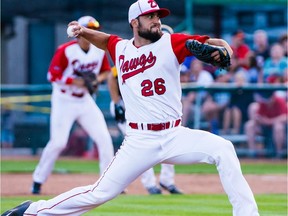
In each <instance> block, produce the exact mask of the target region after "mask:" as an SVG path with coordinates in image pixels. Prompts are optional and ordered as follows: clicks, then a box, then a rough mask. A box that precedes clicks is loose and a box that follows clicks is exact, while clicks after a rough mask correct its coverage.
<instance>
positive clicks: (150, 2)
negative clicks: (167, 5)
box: [148, 0, 158, 8]
mask: <svg viewBox="0 0 288 216" xmlns="http://www.w3.org/2000/svg"><path fill="white" fill-rule="evenodd" d="M148 4H150V7H151V8H155V7H157V6H158V5H157V3H156V2H155V1H154V0H148Z"/></svg>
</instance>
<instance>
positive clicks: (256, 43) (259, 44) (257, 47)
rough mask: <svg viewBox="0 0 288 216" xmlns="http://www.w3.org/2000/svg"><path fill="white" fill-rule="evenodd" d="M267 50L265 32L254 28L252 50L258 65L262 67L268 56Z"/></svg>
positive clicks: (268, 49) (267, 42)
mask: <svg viewBox="0 0 288 216" xmlns="http://www.w3.org/2000/svg"><path fill="white" fill-rule="evenodd" d="M269 51H270V47H269V41H268V37H267V32H266V31H264V30H260V29H259V30H256V31H255V32H254V34H253V52H254V54H255V56H256V60H257V64H258V66H259V67H263V64H264V61H265V60H266V59H267V58H268V57H269Z"/></svg>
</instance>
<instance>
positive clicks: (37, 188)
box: [31, 182, 41, 195]
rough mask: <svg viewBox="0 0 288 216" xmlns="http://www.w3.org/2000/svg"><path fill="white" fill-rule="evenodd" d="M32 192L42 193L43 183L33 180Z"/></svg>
mask: <svg viewBox="0 0 288 216" xmlns="http://www.w3.org/2000/svg"><path fill="white" fill-rule="evenodd" d="M31 192H32V194H35V195H36V194H40V193H41V183H37V182H33V185H32V190H31Z"/></svg>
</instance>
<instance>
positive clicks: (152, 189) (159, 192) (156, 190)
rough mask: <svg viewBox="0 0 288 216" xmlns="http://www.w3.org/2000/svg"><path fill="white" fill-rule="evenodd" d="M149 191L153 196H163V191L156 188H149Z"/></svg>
mask: <svg viewBox="0 0 288 216" xmlns="http://www.w3.org/2000/svg"><path fill="white" fill-rule="evenodd" d="M147 191H148V193H149V194H151V195H155V194H162V191H161V189H160V188H158V187H156V186H154V187H149V188H147Z"/></svg>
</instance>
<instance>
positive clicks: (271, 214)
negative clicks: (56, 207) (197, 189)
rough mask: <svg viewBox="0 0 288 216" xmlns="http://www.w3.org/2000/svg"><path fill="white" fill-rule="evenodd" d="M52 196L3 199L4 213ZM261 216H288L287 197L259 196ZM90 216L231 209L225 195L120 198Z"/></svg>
mask: <svg viewBox="0 0 288 216" xmlns="http://www.w3.org/2000/svg"><path fill="white" fill-rule="evenodd" d="M49 198H50V197H44V196H32V197H5V198H3V197H2V198H1V213H3V212H4V211H5V210H7V209H10V208H12V207H14V206H16V205H18V204H19V203H20V202H22V201H24V200H27V199H31V200H34V201H36V200H40V199H49ZM256 201H257V203H258V207H259V212H260V215H261V216H286V215H287V205H286V204H287V196H286V195H284V194H281V195H278V194H273V195H272V194H271V195H256ZM84 215H87V216H94V215H98V216H100V215H101V216H116V215H117V216H146V215H153V216H169V215H171V216H172V215H173V216H193V215H195V216H231V215H232V208H231V205H230V203H229V202H228V198H227V196H226V195H199V194H196V195H181V196H178V195H177V196H171V195H155V196H147V195H142V196H136V195H121V196H119V197H118V198H116V199H114V200H112V201H110V202H108V203H106V204H104V205H102V206H100V207H98V208H96V209H93V210H91V211H89V212H87V213H86V214H84Z"/></svg>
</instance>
